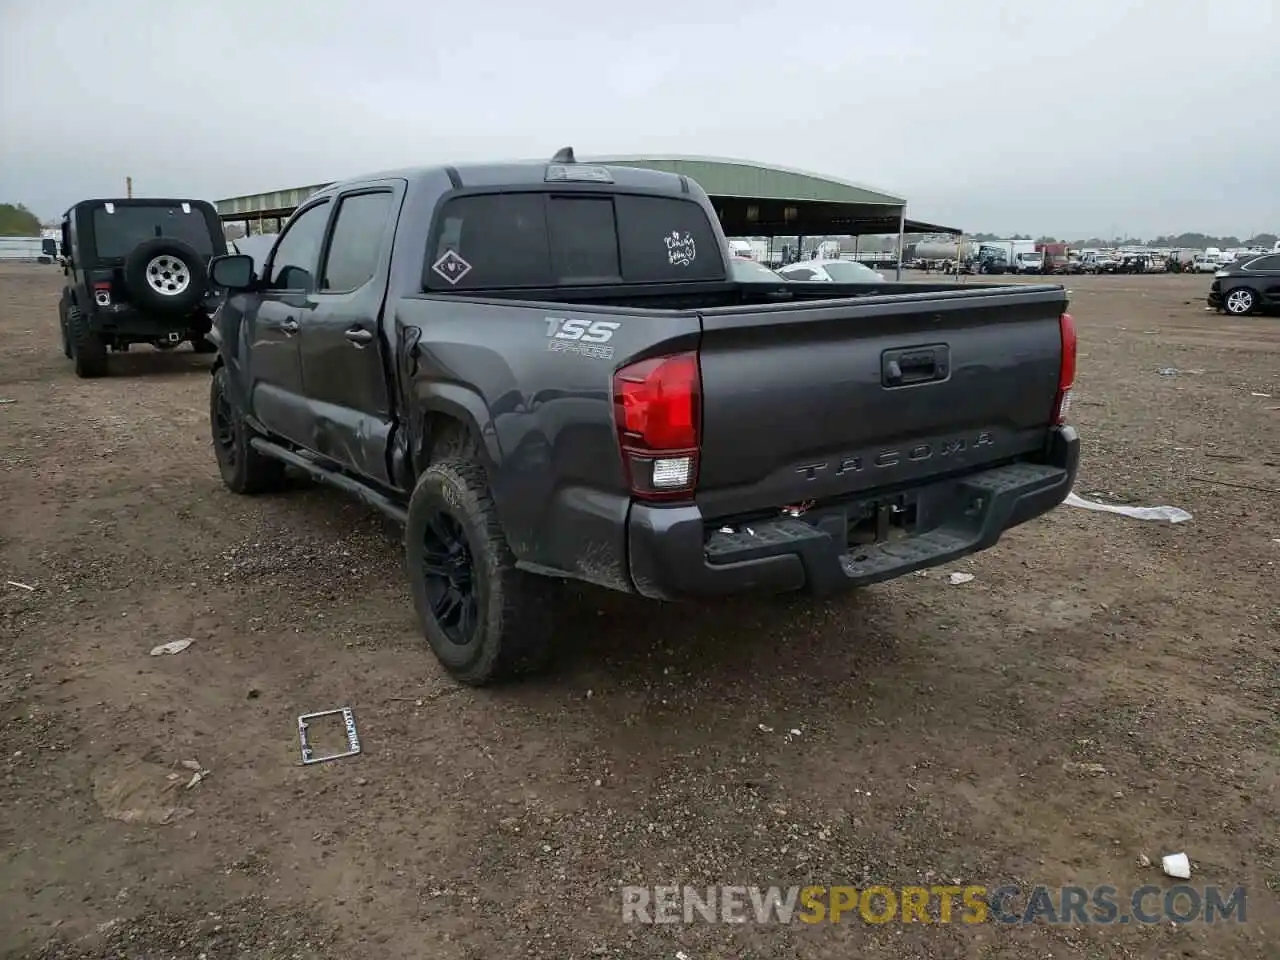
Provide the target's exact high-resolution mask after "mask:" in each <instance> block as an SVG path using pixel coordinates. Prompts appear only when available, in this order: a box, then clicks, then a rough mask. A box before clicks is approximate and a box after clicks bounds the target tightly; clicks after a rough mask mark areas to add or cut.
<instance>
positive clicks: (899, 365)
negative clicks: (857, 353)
mask: <svg viewBox="0 0 1280 960" xmlns="http://www.w3.org/2000/svg"><path fill="white" fill-rule="evenodd" d="M949 353H950V351H949V350H948V349H947V345H946V344H945V343H934V344H929V345H927V346H921V347H903V348H902V349H899V350H886V351H885V352H884V353H883V354H882V355H881V358H880V373H881V382H882V383H883V384H884V385H885V386H886V387H906V386H910V385H911V384H915V383H932V382H934V381H936V380H945V379H947V376H948V375H949V374H950V372H951V364H950V362H949Z"/></svg>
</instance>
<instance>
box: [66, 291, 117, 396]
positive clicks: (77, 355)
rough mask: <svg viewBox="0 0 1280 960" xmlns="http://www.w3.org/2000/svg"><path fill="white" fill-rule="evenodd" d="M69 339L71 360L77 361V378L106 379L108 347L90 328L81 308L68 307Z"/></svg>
mask: <svg viewBox="0 0 1280 960" xmlns="http://www.w3.org/2000/svg"><path fill="white" fill-rule="evenodd" d="M67 339H68V340H69V341H70V345H71V359H72V360H74V361H75V365H76V376H77V377H80V378H81V379H86V380H87V379H90V378H92V377H104V376H106V374H107V345H106V343H105V342H104V341H103V339H102V337H100V336H98V334H96V333H95V332H94V331H93V330H91V329H90V327H89V319H88V317H86V316H85V315H84V314H83V313H82V312H81V311H80V308H79V307H67Z"/></svg>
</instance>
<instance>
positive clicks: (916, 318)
mask: <svg viewBox="0 0 1280 960" xmlns="http://www.w3.org/2000/svg"><path fill="white" fill-rule="evenodd" d="M1066 307H1067V295H1066V291H1065V290H1063V289H1062V288H1061V287H1057V286H1042V285H1037V286H1022V287H1020V286H1012V285H1010V286H1006V287H1000V288H994V289H991V288H985V289H980V290H964V289H959V290H956V291H954V292H950V291H949V292H945V293H938V292H926V293H920V294H897V295H890V296H882V297H864V298H859V299H856V300H855V299H852V298H849V299H843V300H826V301H813V302H809V303H796V302H790V303H779V304H768V305H761V306H754V307H750V308H748V307H723V308H711V309H707V310H703V311H701V317H702V328H703V332H702V342H701V348H700V362H701V374H702V396H703V401H702V402H703V412H702V436H701V464H700V468H699V480H698V494H697V500H698V504H699V506H700V508H701V509H702V513H703V515H704V516H705V517H707V518H709V519H714V518H721V517H729V516H734V515H742V514H747V513H750V512H752V511H756V510H771V509H775V508H778V507H780V506H784V505H789V504H798V503H801V502H804V501H808V500H818V499H822V498H828V497H839V496H842V495H848V494H854V493H859V492H862V491H866V490H873V489H880V488H891V487H894V486H897V485H901V484H910V483H913V482H918V481H921V480H922V479H925V478H929V477H934V476H938V475H942V474H948V473H956V472H963V471H965V470H968V469H973V468H976V467H980V466H982V465H984V464H991V463H996V462H999V461H1005V460H1012V459H1014V458H1016V457H1018V456H1019V455H1023V454H1027V453H1031V452H1033V451H1036V450H1039V449H1042V448H1043V446H1044V444H1045V440H1046V434H1047V430H1048V428H1049V425H1050V419H1051V417H1052V411H1053V406H1054V401H1055V395H1056V392H1057V387H1058V376H1059V363H1060V358H1061V354H1062V342H1061V333H1060V329H1059V317H1060V315H1061V314H1062V313H1063V311H1064V310H1065V309H1066Z"/></svg>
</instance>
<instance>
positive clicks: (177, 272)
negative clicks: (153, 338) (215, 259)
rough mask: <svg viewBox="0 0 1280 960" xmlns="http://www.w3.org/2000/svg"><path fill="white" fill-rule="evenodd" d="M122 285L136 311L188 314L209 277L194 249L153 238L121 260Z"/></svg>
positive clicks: (176, 242) (183, 244)
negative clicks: (123, 284) (122, 269)
mask: <svg viewBox="0 0 1280 960" xmlns="http://www.w3.org/2000/svg"><path fill="white" fill-rule="evenodd" d="M124 282H125V286H126V287H128V288H129V293H130V294H131V295H132V297H133V302H134V303H135V304H136V305H137V306H138V308H139V309H140V310H142V311H143V312H151V313H159V314H164V315H166V316H174V315H181V314H186V313H190V312H191V311H192V310H193V309H194V308H195V307H196V305H197V304H199V303H200V301H201V300H203V299H204V296H205V292H206V288H207V287H208V284H209V277H208V271H207V269H206V267H205V263H204V260H203V258H202V257H201V256H200V254H198V253H196V250H195V248H194V247H192V246H191V245H190V244H188V243H183V242H182V241H181V240H175V239H174V238H172V237H157V238H156V239H154V240H147V241H146V242H144V243H140V244H138V245H137V246H136V247H135V248H134V249H133V251H132V252H131V253H130V254H129V256H128V257H126V258H125V262H124Z"/></svg>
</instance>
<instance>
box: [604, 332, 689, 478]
mask: <svg viewBox="0 0 1280 960" xmlns="http://www.w3.org/2000/svg"><path fill="white" fill-rule="evenodd" d="M613 403H614V420H615V422H616V424H617V428H618V444H619V446H620V447H621V448H622V460H623V466H624V468H625V469H626V471H627V476H628V479H629V482H630V484H631V492H632V494H633V495H634V496H636V497H639V498H641V499H645V500H673V499H683V498H687V497H689V496H690V495H692V493H693V489H694V486H695V485H696V484H697V481H698V440H699V432H700V430H701V426H702V377H701V374H700V373H699V371H698V355H697V353H692V352H691V353H679V354H675V355H674V356H667V357H652V358H650V359H648V360H641V361H640V362H638V363H633V364H631V365H629V366H626V367H623V368H622V369H620V370H619V371H618V372H617V373H615V374H614V375H613Z"/></svg>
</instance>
